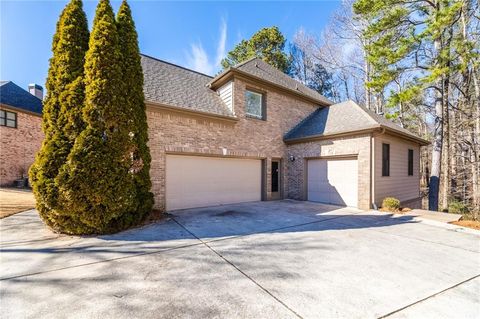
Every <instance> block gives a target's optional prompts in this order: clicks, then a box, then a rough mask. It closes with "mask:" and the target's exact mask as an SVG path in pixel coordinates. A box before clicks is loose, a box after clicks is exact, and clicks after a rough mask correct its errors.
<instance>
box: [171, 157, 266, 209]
mask: <svg viewBox="0 0 480 319" xmlns="http://www.w3.org/2000/svg"><path fill="white" fill-rule="evenodd" d="M261 183H262V161H261V160H254V159H237V158H219V157H201V156H184V155H167V163H166V202H167V210H173V209H184V208H192V207H203V206H212V205H219V204H231V203H241V202H252V201H259V200H261Z"/></svg>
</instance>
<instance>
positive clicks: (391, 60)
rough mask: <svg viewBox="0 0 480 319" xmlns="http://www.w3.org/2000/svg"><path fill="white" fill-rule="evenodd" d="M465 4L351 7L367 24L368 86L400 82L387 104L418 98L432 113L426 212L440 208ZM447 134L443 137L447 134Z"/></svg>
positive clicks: (388, 0)
mask: <svg viewBox="0 0 480 319" xmlns="http://www.w3.org/2000/svg"><path fill="white" fill-rule="evenodd" d="M466 1H467V0H465V1H454V0H433V1H431V0H421V1H399V0H375V1H372V0H358V1H357V2H355V4H354V9H355V12H356V13H357V14H359V15H361V16H363V17H365V18H366V19H367V20H369V21H372V23H371V24H370V25H369V26H368V27H367V28H366V30H365V31H364V35H365V37H366V39H367V40H368V45H367V46H366V50H367V59H368V61H369V62H370V63H371V64H372V65H373V66H374V72H373V74H372V76H371V80H370V81H369V83H368V85H369V87H371V88H373V89H374V90H376V91H382V90H385V88H387V87H388V86H389V85H391V84H392V83H395V82H396V83H399V82H403V83H404V84H405V85H404V86H403V89H401V90H398V89H397V90H392V91H391V92H390V95H389V101H390V102H393V103H394V104H397V105H401V104H402V103H408V102H410V101H411V100H413V99H415V98H417V97H418V96H419V95H423V96H424V97H425V99H424V100H425V102H424V103H426V104H429V105H430V106H431V108H432V109H433V117H434V122H435V123H434V131H433V147H432V157H431V161H432V163H431V170H430V171H431V176H430V183H429V187H430V188H429V209H430V210H438V206H439V203H438V200H439V187H440V178H441V176H440V174H441V171H442V170H441V167H442V151H443V146H444V141H445V139H446V138H445V132H444V128H448V120H449V111H448V109H449V107H450V100H449V97H450V93H451V92H450V90H449V89H450V86H451V81H450V80H451V78H452V75H453V73H454V72H456V70H457V69H458V67H459V64H458V61H457V60H458V56H459V55H460V54H461V48H460V47H456V46H455V45H453V44H454V43H453V42H452V41H453V39H454V36H453V35H454V32H455V30H454V29H455V25H456V24H457V23H458V21H459V20H460V16H461V15H462V7H463V6H464V5H465V3H466ZM446 133H447V134H446V136H448V135H449V134H448V130H447V131H446ZM447 145H448V140H447ZM446 162H447V163H448V162H449V161H446ZM444 165H445V164H444ZM447 177H448V174H447Z"/></svg>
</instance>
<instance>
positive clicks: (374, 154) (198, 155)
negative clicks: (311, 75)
mask: <svg viewBox="0 0 480 319" xmlns="http://www.w3.org/2000/svg"><path fill="white" fill-rule="evenodd" d="M141 60H142V67H143V72H144V77H145V84H144V92H145V98H146V105H147V118H148V125H149V146H150V151H151V154H152V166H151V177H152V183H153V186H152V191H153V193H154V195H155V207H156V208H158V209H162V210H174V209H184V208H191V207H202V206H210V205H219V204H227V203H238V202H248V201H258V200H275V199H282V198H292V199H298V200H311V201H318V202H325V203H332V204H338V205H347V206H353V207H358V208H360V209H369V208H371V207H372V205H374V204H375V205H379V204H380V203H381V202H382V200H383V198H385V197H386V196H394V197H397V198H398V199H400V200H401V201H402V203H403V204H404V205H408V206H410V207H418V206H419V205H420V203H421V198H420V173H419V171H420V169H419V162H420V157H419V155H420V147H421V146H422V145H427V144H428V142H427V141H425V140H423V139H421V138H419V137H417V136H415V135H413V134H412V133H410V132H409V131H407V130H405V129H403V128H401V127H399V126H398V125H396V124H394V123H392V122H390V121H388V120H386V119H385V118H383V117H381V116H378V115H376V114H373V113H372V112H370V111H368V110H366V109H365V108H363V107H360V106H359V105H357V104H355V103H354V102H352V101H347V102H343V103H339V104H334V103H333V102H331V101H329V100H328V99H327V98H325V97H323V96H321V95H320V94H318V93H317V92H315V91H313V90H311V89H309V88H307V87H306V86H304V85H303V84H301V83H299V82H297V81H295V80H293V79H291V78H290V77H289V76H287V75H285V74H283V73H282V72H280V71H279V70H277V69H275V68H274V67H272V66H270V65H268V64H266V63H265V62H263V61H262V60H260V59H251V60H248V61H245V62H243V63H241V64H239V65H237V66H235V67H231V68H229V69H227V70H225V71H224V72H222V73H221V74H219V75H217V76H216V77H214V78H212V77H210V76H207V75H204V74H201V73H198V72H195V71H192V70H189V69H185V68H183V67H180V66H177V65H173V64H170V63H168V62H165V61H161V60H158V59H155V58H152V57H149V56H146V55H142V57H141Z"/></svg>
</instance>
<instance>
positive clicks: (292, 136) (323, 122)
mask: <svg viewBox="0 0 480 319" xmlns="http://www.w3.org/2000/svg"><path fill="white" fill-rule="evenodd" d="M379 127H383V128H386V129H388V130H391V131H395V132H397V133H400V134H403V135H406V136H409V137H411V138H413V139H416V140H419V141H422V139H421V138H419V137H418V136H416V135H415V134H413V133H411V132H410V131H408V130H406V129H404V128H402V127H400V126H399V125H397V124H395V123H393V122H391V121H389V120H387V119H386V118H384V117H383V116H380V115H377V114H375V113H373V112H371V111H369V110H367V109H366V108H363V107H361V106H359V105H358V104H356V103H355V102H353V101H346V102H342V103H338V104H334V105H330V106H328V107H325V108H319V109H317V110H316V111H314V112H313V113H312V114H310V115H309V116H308V117H307V118H305V119H304V120H303V121H302V122H300V123H299V124H298V125H297V126H295V127H294V128H293V129H291V130H290V131H289V132H288V133H287V134H285V136H284V140H285V141H293V140H298V139H303V138H308V137H320V136H327V135H333V134H340V133H347V132H354V131H359V130H366V129H372V128H379ZM424 142H425V143H427V141H424Z"/></svg>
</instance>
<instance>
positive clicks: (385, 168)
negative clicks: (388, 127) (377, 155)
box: [382, 144, 390, 176]
mask: <svg viewBox="0 0 480 319" xmlns="http://www.w3.org/2000/svg"><path fill="white" fill-rule="evenodd" d="M382 176H390V144H382Z"/></svg>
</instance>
